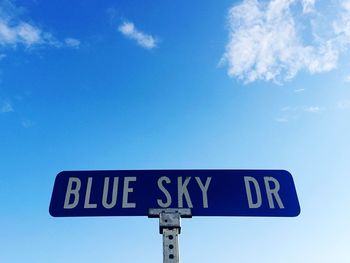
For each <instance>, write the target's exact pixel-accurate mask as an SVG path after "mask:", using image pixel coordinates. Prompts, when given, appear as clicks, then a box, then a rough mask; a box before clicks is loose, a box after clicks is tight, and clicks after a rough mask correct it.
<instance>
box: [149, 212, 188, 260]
mask: <svg viewBox="0 0 350 263" xmlns="http://www.w3.org/2000/svg"><path fill="white" fill-rule="evenodd" d="M148 216H149V217H159V233H160V234H162V235H163V263H179V262H180V259H179V234H180V232H181V217H187V218H189V217H191V216H192V215H191V210H190V209H187V208H181V209H176V208H167V209H158V208H156V209H150V210H149V215H148Z"/></svg>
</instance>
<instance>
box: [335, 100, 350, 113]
mask: <svg viewBox="0 0 350 263" xmlns="http://www.w3.org/2000/svg"><path fill="white" fill-rule="evenodd" d="M337 108H338V109H340V110H347V109H350V99H349V100H340V101H338V103H337Z"/></svg>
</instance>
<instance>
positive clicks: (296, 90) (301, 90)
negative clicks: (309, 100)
mask: <svg viewBox="0 0 350 263" xmlns="http://www.w3.org/2000/svg"><path fill="white" fill-rule="evenodd" d="M304 91H305V89H295V90H294V92H295V93H301V92H304Z"/></svg>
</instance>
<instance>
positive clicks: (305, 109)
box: [304, 106, 321, 113]
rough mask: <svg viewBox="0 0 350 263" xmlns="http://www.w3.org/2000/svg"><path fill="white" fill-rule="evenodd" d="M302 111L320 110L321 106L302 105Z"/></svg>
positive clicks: (314, 111)
mask: <svg viewBox="0 0 350 263" xmlns="http://www.w3.org/2000/svg"><path fill="white" fill-rule="evenodd" d="M304 111H306V112H310V113H318V112H320V111H321V108H320V107H318V106H308V107H304Z"/></svg>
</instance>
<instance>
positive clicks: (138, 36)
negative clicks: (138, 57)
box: [118, 21, 157, 49]
mask: <svg viewBox="0 0 350 263" xmlns="http://www.w3.org/2000/svg"><path fill="white" fill-rule="evenodd" d="M118 30H119V32H121V33H122V34H123V35H124V36H126V37H128V38H130V39H133V40H135V41H136V43H137V44H138V45H139V46H141V47H143V48H146V49H153V48H155V47H157V39H156V38H155V37H153V36H151V35H149V34H146V33H143V32H141V31H139V30H138V29H137V28H136V27H135V25H134V24H133V23H132V22H127V21H126V22H123V23H122V24H121V25H120V26H119V27H118Z"/></svg>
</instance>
